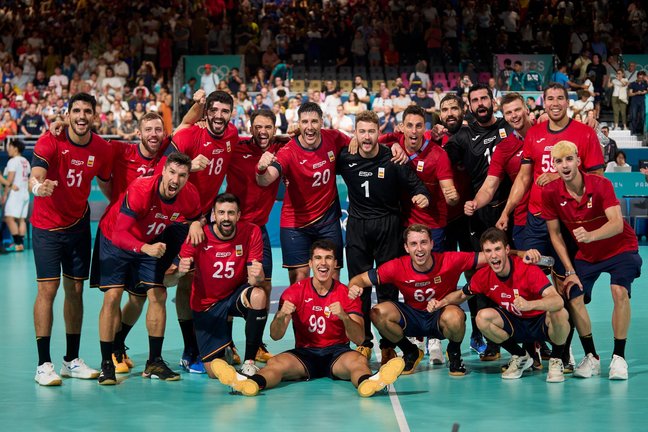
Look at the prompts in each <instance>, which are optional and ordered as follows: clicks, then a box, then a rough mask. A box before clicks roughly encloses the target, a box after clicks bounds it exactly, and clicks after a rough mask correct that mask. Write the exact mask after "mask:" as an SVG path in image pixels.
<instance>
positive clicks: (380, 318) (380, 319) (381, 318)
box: [369, 305, 386, 325]
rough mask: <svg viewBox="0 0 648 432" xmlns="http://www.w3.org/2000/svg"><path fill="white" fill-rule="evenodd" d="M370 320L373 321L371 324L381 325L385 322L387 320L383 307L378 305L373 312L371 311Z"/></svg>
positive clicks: (372, 309)
mask: <svg viewBox="0 0 648 432" xmlns="http://www.w3.org/2000/svg"><path fill="white" fill-rule="evenodd" d="M369 318H370V319H371V322H372V323H374V324H376V325H379V324H382V323H384V322H385V320H386V315H385V313H384V311H383V307H382V306H381V305H376V306H374V307H373V308H371V310H370V311H369Z"/></svg>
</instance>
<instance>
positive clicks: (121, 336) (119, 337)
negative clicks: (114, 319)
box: [113, 321, 133, 351]
mask: <svg viewBox="0 0 648 432" xmlns="http://www.w3.org/2000/svg"><path fill="white" fill-rule="evenodd" d="M132 328H133V326H131V325H128V324H126V323H125V322H123V321H122V323H121V329H119V331H118V332H117V333H115V342H114V345H113V346H114V350H115V351H118V350H119V351H123V350H125V349H126V337H127V336H128V333H130V331H131V329H132Z"/></svg>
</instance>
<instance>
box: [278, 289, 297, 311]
mask: <svg viewBox="0 0 648 432" xmlns="http://www.w3.org/2000/svg"><path fill="white" fill-rule="evenodd" d="M286 301H289V302H290V303H292V304H294V305H295V306H296V307H299V298H298V290H297V289H295V287H294V286H289V287H288V288H286V290H285V291H284V292H283V293H282V294H281V297H280V298H279V309H281V307H282V306H283V304H284V302H286Z"/></svg>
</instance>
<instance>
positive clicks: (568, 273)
mask: <svg viewBox="0 0 648 432" xmlns="http://www.w3.org/2000/svg"><path fill="white" fill-rule="evenodd" d="M572 275H576V270H574V271H566V272H565V277H569V276H572Z"/></svg>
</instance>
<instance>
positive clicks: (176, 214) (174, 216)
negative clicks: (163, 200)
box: [169, 213, 180, 221]
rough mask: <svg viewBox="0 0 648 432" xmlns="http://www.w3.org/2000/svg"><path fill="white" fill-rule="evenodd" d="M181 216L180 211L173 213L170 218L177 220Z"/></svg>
mask: <svg viewBox="0 0 648 432" xmlns="http://www.w3.org/2000/svg"><path fill="white" fill-rule="evenodd" d="M179 217H180V213H173V214H172V215H171V217H170V218H169V220H170V221H175V220H177V219H178V218H179Z"/></svg>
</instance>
